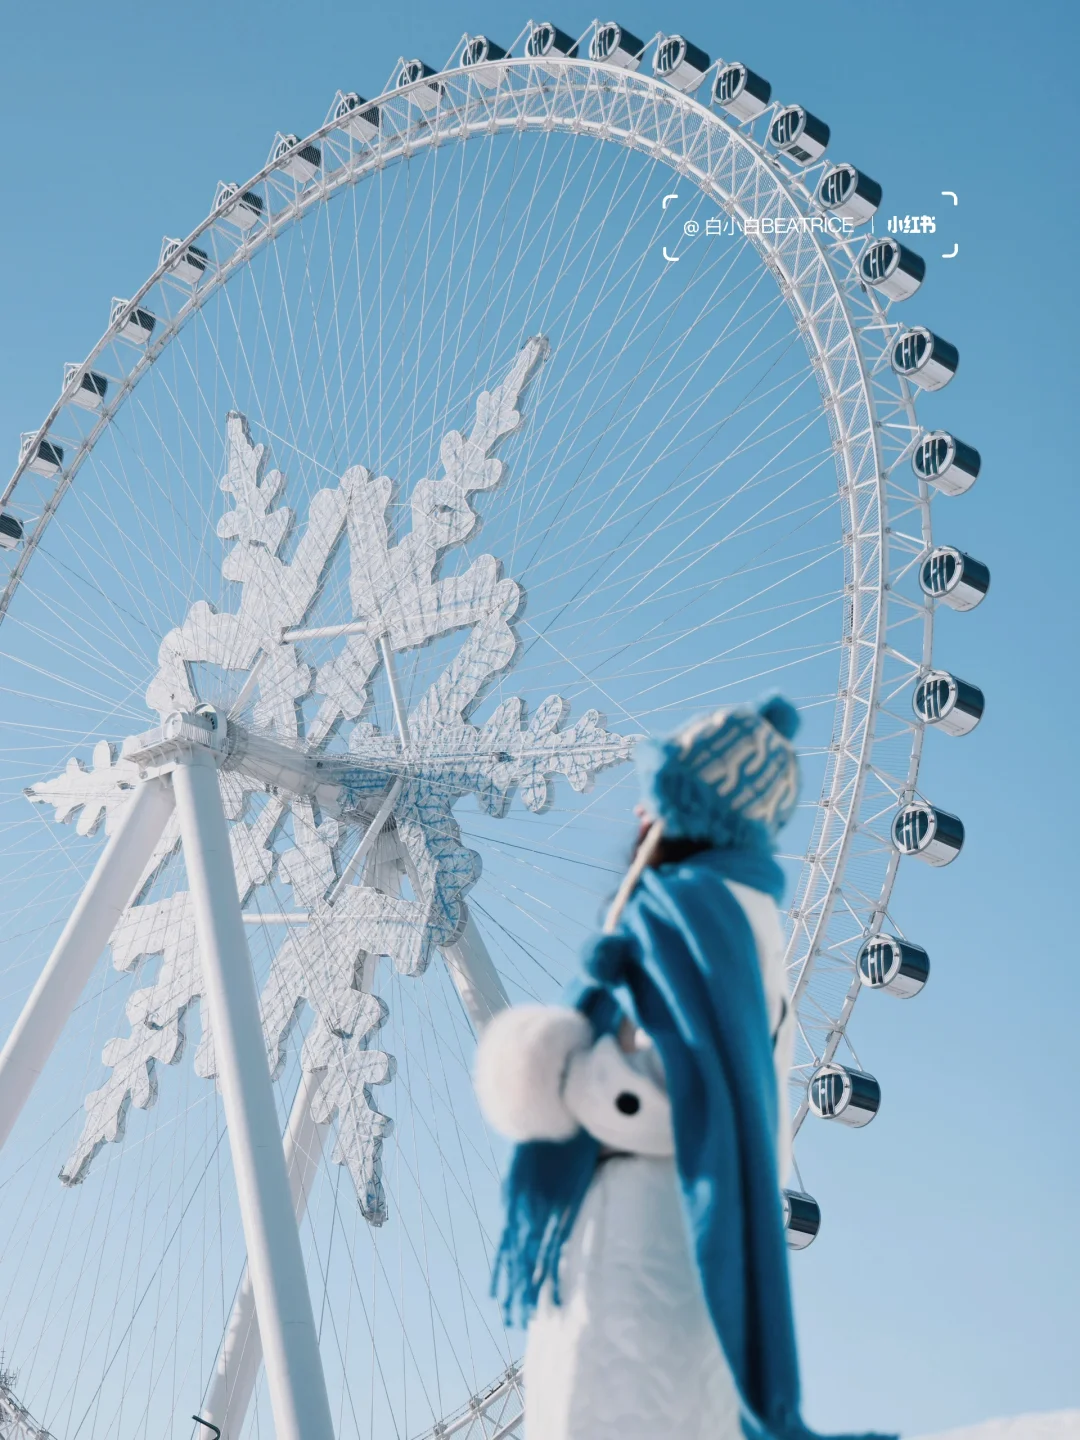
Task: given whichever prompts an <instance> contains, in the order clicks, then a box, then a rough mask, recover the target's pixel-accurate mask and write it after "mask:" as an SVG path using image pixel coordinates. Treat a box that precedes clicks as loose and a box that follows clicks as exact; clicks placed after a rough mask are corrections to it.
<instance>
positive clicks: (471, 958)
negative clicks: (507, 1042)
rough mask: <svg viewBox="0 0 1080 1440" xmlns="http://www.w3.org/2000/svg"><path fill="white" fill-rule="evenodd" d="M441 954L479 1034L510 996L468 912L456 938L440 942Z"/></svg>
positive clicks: (508, 1000) (507, 1003)
mask: <svg viewBox="0 0 1080 1440" xmlns="http://www.w3.org/2000/svg"><path fill="white" fill-rule="evenodd" d="M442 954H443V959H444V960H445V961H446V964H447V967H448V968H449V971H450V975H451V978H452V979H453V982H454V984H455V985H456V986H457V992H458V994H459V995H460V996H461V1003H462V1004H463V1005H464V1006H465V1011H466V1014H467V1015H468V1017H469V1019H470V1020H471V1021H472V1027H473V1029H474V1030H475V1031H476V1033H477V1034H478V1035H479V1033H480V1031H481V1030H483V1028H484V1026H485V1025H486V1024H487V1023H488V1021H489V1020H492V1019H494V1017H495V1016H496V1015H497V1014H498V1013H499V1011H500V1010H505V1009H506V1007H507V1006H508V1005H509V1004H510V997H509V996H508V995H507V993H506V990H505V988H504V987H503V983H502V980H501V978H500V976H499V972H498V970H496V969H495V962H494V961H493V960H492V958H491V956H490V955H489V954H488V948H487V946H486V945H485V944H484V938H483V936H482V935H481V934H480V931H479V930H478V929H477V928H476V921H475V920H474V919H473V918H472V915H470V916H469V918H468V920H467V921H466V922H465V929H464V930H463V931H462V933H461V936H460V938H459V939H457V940H455V941H454V943H453V944H452V945H444V946H443V947H442Z"/></svg>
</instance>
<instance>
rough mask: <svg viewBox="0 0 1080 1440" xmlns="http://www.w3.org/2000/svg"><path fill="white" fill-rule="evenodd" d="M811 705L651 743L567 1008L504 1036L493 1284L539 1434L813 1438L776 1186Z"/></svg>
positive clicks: (518, 1022)
mask: <svg viewBox="0 0 1080 1440" xmlns="http://www.w3.org/2000/svg"><path fill="white" fill-rule="evenodd" d="M797 727H798V716H797V714H796V712H795V711H794V709H793V708H792V707H791V706H790V705H789V704H788V703H787V702H786V701H783V700H780V699H774V700H772V701H770V702H769V703H768V704H766V705H764V706H763V707H762V708H761V709H760V710H759V711H754V710H743V709H734V710H719V711H717V712H716V713H715V714H713V715H710V716H709V717H707V718H706V719H704V720H702V721H699V722H697V723H696V724H694V725H692V726H689V727H687V728H686V729H684V730H682V731H680V732H679V733H678V734H676V735H675V736H674V737H672V739H671V740H668V741H666V742H659V743H658V742H647V743H646V744H644V745H642V746H640V747H639V751H638V769H639V773H640V776H641V780H642V792H643V802H642V806H641V807H640V810H639V813H640V814H641V815H642V818H643V822H644V823H643V829H642V834H641V836H640V837H639V844H638V848H637V851H636V854H635V858H634V862H633V864H632V866H631V868H630V872H629V873H628V875H627V877H626V880H625V881H624V882H623V885H622V887H621V889H620V892H619V895H618V897H617V898H616V902H615V904H614V906H613V907H612V914H611V915H610V916H609V918H608V923H607V925H606V926H605V933H604V934H602V935H601V936H599V937H597V939H596V940H595V941H594V942H593V944H592V945H591V946H590V947H589V949H588V951H587V953H586V955H585V963H584V968H585V979H584V980H583V981H582V982H581V983H580V985H579V986H578V987H577V989H576V992H575V995H574V996H573V1000H574V1005H573V1008H572V1009H570V1008H563V1007H554V1006H551V1007H543V1006H522V1007H518V1008H516V1009H513V1010H509V1011H507V1012H505V1013H504V1014H503V1015H501V1016H499V1017H498V1018H497V1019H496V1020H495V1021H493V1022H492V1024H491V1025H490V1026H489V1027H488V1030H487V1031H486V1032H485V1034H484V1036H483V1038H482V1041H481V1044H480V1047H479V1052H478V1058H477V1074H476V1081H477V1091H478V1094H479V1096H480V1099H481V1103H482V1105H483V1107H484V1109H485V1113H486V1114H487V1116H488V1118H489V1120H490V1122H491V1123H492V1124H493V1125H494V1126H495V1128H497V1129H499V1130H501V1131H502V1132H503V1133H505V1134H507V1135H509V1136H510V1137H511V1138H512V1139H515V1140H517V1141H518V1142H519V1143H518V1145H517V1148H516V1150H515V1153H514V1158H513V1162H512V1164H511V1168H510V1172H509V1175H508V1178H507V1184H506V1199H507V1222H506V1229H505V1231H504V1234H503V1239H502V1244H501V1247H500V1251H499V1255H498V1259H497V1264H496V1274H495V1284H496V1288H497V1290H498V1291H499V1293H500V1294H501V1296H502V1299H503V1301H504V1304H505V1307H506V1312H507V1316H508V1318H512V1317H514V1316H515V1315H517V1316H520V1317H521V1318H522V1319H524V1320H525V1321H526V1322H527V1323H528V1326H529V1335H528V1344H527V1348H526V1356H525V1397H526V1398H525V1406H526V1409H525V1426H526V1440H616V1437H618V1440H646V1437H650V1440H653V1437H657V1436H667V1435H671V1436H673V1437H674V1436H677V1437H679V1440H706V1437H708V1440H729V1437H730V1440H739V1437H742V1436H744V1435H748V1436H762V1437H772V1440H805V1437H807V1436H808V1435H809V1433H810V1432H808V1431H807V1430H806V1428H805V1426H804V1425H803V1424H802V1421H801V1419H800V1418H799V1387H798V1368H797V1361H796V1353H795V1340H794V1331H793V1326H792V1318H791V1299H790V1293H789V1288H788V1275H787V1253H786V1246H785V1242H784V1227H783V1219H782V1211H781V1196H780V1190H781V1185H782V1182H783V1177H784V1176H785V1172H786V1169H787V1165H788V1161H789V1156H790V1132H789V1127H788V1122H787V1116H786V1111H785V1107H784V1105H783V1099H784V1096H785V1089H786V1080H787V1073H788V1068H789V1066H790V1063H791V1053H792V1041H793V1020H794V1017H793V1016H792V1015H791V1014H790V1012H789V1009H788V1004H787V994H786V985H785V980H784V974H783V967H782V953H783V944H782V935H781V927H780V917H779V911H778V908H777V902H778V900H779V899H780V897H781V893H782V888H783V877H782V872H781V870H780V867H779V866H778V865H777V863H776V860H775V858H774V853H773V852H774V849H775V842H776V837H777V834H778V832H779V830H780V829H781V827H782V826H783V825H784V824H785V823H786V822H787V821H788V820H789V819H790V817H791V814H792V812H793V810H794V808H795V802H796V798H797V793H798V762H797V759H796V756H795V751H794V748H793V746H792V744H791V741H792V739H793V738H794V735H795V732H796V729H797Z"/></svg>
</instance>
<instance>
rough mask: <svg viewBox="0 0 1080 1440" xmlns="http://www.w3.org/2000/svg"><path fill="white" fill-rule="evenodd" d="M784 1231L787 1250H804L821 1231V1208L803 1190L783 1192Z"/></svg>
mask: <svg viewBox="0 0 1080 1440" xmlns="http://www.w3.org/2000/svg"><path fill="white" fill-rule="evenodd" d="M781 1199H782V1201H783V1205H784V1230H785V1232H786V1235H787V1243H788V1249H789V1250H805V1249H806V1247H807V1246H808V1245H809V1244H811V1243H812V1242H813V1240H814V1239H815V1238H816V1237H817V1233H818V1231H819V1230H820V1229H821V1206H820V1205H819V1204H818V1203H817V1201H816V1200H815V1199H814V1197H813V1196H812V1195H807V1194H806V1193H805V1191H803V1190H785V1191H784V1192H783V1194H782V1196H781Z"/></svg>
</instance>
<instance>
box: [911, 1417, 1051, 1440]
mask: <svg viewBox="0 0 1080 1440" xmlns="http://www.w3.org/2000/svg"><path fill="white" fill-rule="evenodd" d="M919 1440H1080V1410H1055V1411H1054V1412H1052V1413H1050V1412H1046V1413H1044V1414H1036V1415H1016V1416H1013V1417H1012V1418H1011V1419H1008V1420H984V1421H983V1422H982V1424H980V1425H965V1426H963V1427H962V1429H960V1430H943V1431H941V1432H940V1433H939V1434H936V1435H923V1436H920V1437H919Z"/></svg>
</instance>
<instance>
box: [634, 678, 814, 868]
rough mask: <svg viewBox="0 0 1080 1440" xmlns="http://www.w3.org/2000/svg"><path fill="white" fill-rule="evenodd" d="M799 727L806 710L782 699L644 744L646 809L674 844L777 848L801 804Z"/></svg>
mask: <svg viewBox="0 0 1080 1440" xmlns="http://www.w3.org/2000/svg"><path fill="white" fill-rule="evenodd" d="M798 728H799V714H798V711H797V710H796V709H795V707H794V706H793V705H791V704H790V703H789V702H788V701H787V700H784V699H783V698H782V697H781V696H779V695H776V696H774V697H773V698H772V699H771V700H767V701H766V702H765V704H763V705H762V706H761V707H760V708H759V709H757V710H750V709H744V708H741V707H740V708H731V707H725V708H724V709H720V710H715V711H714V712H713V713H712V714H711V715H707V716H705V717H704V718H703V719H700V720H695V721H692V722H691V723H690V724H689V725H686V726H684V727H683V729H682V730H678V731H676V733H675V734H674V735H673V736H672V737H671V738H670V739H669V740H644V741H642V742H641V743H640V744H639V745H638V747H637V753H636V760H637V769H638V775H639V778H640V780H641V791H642V801H643V803H644V806H645V809H646V810H647V812H648V813H649V815H650V817H651V818H652V819H654V820H662V821H663V824H664V834H665V835H667V836H670V837H671V838H673V839H687V840H707V841H709V842H711V843H712V844H713V845H715V846H718V847H722V848H724V847H736V848H740V849H760V848H769V849H771V848H772V846H773V844H774V843H775V840H776V836H777V834H778V832H779V831H780V830H781V829H782V828H783V826H784V825H786V824H787V822H788V821H789V820H790V819H791V816H792V814H793V813H794V810H795V804H796V801H797V799H798V794H799V762H798V758H797V756H796V754H795V748H794V746H793V745H792V744H791V741H792V740H793V739H794V737H795V734H796V733H797V731H798Z"/></svg>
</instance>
